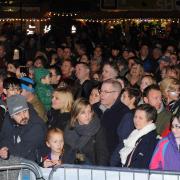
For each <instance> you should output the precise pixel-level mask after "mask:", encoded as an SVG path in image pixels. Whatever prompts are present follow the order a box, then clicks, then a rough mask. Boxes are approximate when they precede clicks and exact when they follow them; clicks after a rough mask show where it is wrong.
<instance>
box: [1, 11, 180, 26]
mask: <svg viewBox="0 0 180 180" xmlns="http://www.w3.org/2000/svg"><path fill="white" fill-rule="evenodd" d="M56 16H57V17H71V18H72V19H74V20H76V21H79V22H82V23H102V24H105V23H108V24H121V23H124V22H128V23H136V24H139V23H141V22H148V23H151V22H160V23H166V24H167V23H180V18H95V17H94V18H86V16H84V15H83V14H81V13H79V12H76V13H75V12H68V13H67V12H61V13H55V12H48V13H47V15H46V17H44V18H40V19H38V18H0V22H47V21H50V20H51V19H52V18H53V17H56Z"/></svg>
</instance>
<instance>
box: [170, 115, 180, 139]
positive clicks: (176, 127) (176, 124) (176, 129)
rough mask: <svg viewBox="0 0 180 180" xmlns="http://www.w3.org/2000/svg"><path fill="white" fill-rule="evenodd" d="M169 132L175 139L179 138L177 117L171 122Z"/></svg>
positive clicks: (179, 129) (179, 130) (179, 128)
mask: <svg viewBox="0 0 180 180" xmlns="http://www.w3.org/2000/svg"><path fill="white" fill-rule="evenodd" d="M171 130H172V133H173V134H174V137H175V138H180V123H179V121H178V119H177V117H175V118H174V120H173V122H172V126H171Z"/></svg>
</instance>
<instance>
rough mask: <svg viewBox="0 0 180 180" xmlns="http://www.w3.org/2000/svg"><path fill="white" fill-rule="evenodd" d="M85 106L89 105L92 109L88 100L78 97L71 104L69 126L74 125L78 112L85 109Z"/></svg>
mask: <svg viewBox="0 0 180 180" xmlns="http://www.w3.org/2000/svg"><path fill="white" fill-rule="evenodd" d="M87 106H90V107H91V110H92V106H91V104H90V103H89V101H88V100H86V99H84V98H78V99H77V100H76V101H75V102H74V104H73V106H72V110H71V122H70V127H74V126H75V123H76V122H77V121H78V119H77V117H78V115H79V113H80V112H81V111H82V110H83V109H85V108H86V107H87ZM92 111H93V110H92Z"/></svg>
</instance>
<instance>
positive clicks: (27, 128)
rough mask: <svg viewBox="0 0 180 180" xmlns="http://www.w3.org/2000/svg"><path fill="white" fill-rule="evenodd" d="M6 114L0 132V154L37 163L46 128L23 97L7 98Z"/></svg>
mask: <svg viewBox="0 0 180 180" xmlns="http://www.w3.org/2000/svg"><path fill="white" fill-rule="evenodd" d="M7 107H8V113H7V114H6V116H5V119H4V123H3V126H2V129H1V132H0V147H1V149H0V152H1V151H2V150H3V151H6V152H3V153H4V154H5V155H7V152H8V153H9V154H10V155H14V156H18V157H22V158H26V159H29V160H33V161H37V162H39V160H40V159H39V157H40V150H41V149H42V147H43V145H44V144H43V143H44V142H45V140H44V139H45V133H46V128H45V124H44V122H43V121H42V119H41V118H40V117H39V116H38V115H37V113H36V112H35V111H34V110H33V109H32V107H31V106H29V105H28V104H27V102H26V99H25V97H24V96H21V95H13V96H10V97H8V98H7Z"/></svg>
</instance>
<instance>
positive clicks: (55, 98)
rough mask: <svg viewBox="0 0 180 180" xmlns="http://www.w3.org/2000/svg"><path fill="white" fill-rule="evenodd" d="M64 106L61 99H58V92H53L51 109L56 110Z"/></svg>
mask: <svg viewBox="0 0 180 180" xmlns="http://www.w3.org/2000/svg"><path fill="white" fill-rule="evenodd" d="M63 106H64V102H63V98H61V97H60V95H59V92H57V91H55V92H54V93H53V96H52V108H54V109H56V110H58V109H61V108H62V107H63Z"/></svg>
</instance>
